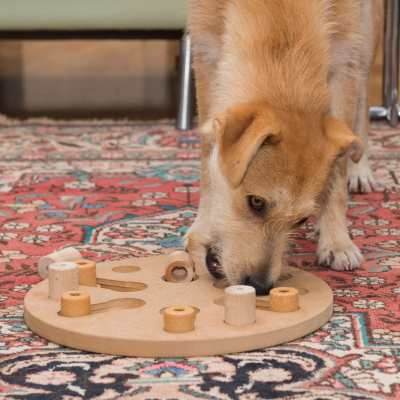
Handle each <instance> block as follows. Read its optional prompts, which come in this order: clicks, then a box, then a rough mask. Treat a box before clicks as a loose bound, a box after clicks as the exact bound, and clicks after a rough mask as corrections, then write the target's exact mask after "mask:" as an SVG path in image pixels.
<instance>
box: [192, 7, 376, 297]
mask: <svg viewBox="0 0 400 400" xmlns="http://www.w3.org/2000/svg"><path fill="white" fill-rule="evenodd" d="M381 3H382V2H381V1H380V0H191V1H190V15H189V32H190V35H191V37H192V42H193V49H194V68H195V73H196V84H197V95H198V105H199V118H200V123H201V126H202V128H201V131H202V135H203V145H202V182H201V200H200V207H199V213H198V216H197V218H196V221H195V223H194V224H193V226H192V227H191V229H190V231H189V233H188V235H187V249H188V251H189V252H191V254H192V255H193V256H194V257H195V259H196V261H198V262H199V261H200V262H204V261H205V262H206V264H207V266H208V268H209V270H210V272H211V273H212V274H214V275H215V276H217V277H221V276H226V277H227V279H228V280H229V282H230V283H231V284H236V283H242V282H245V283H248V284H252V285H254V286H255V287H256V288H257V289H258V291H259V292H265V291H266V290H267V291H268V289H269V288H270V287H271V286H272V285H273V284H274V283H275V282H276V280H277V279H278V277H279V275H280V273H281V267H282V263H283V257H284V253H285V250H286V245H287V238H288V234H289V232H290V231H291V230H292V229H293V228H296V227H298V226H300V225H301V224H302V223H304V221H306V220H307V219H308V217H310V216H311V215H313V214H314V215H316V216H317V218H318V231H319V241H318V260H319V262H320V263H321V264H325V265H329V266H330V267H331V268H333V269H335V270H340V271H341V270H351V269H354V268H356V267H358V266H359V264H360V263H361V261H362V256H361V253H360V251H359V249H358V248H357V247H356V246H355V245H354V244H353V242H352V241H351V239H350V237H349V234H348V231H347V223H346V210H347V187H348V185H349V187H350V189H351V190H352V191H362V192H369V191H371V190H373V189H374V185H375V182H374V179H373V177H372V174H371V170H370V168H369V164H368V156H367V152H366V142H367V131H368V101H367V81H368V74H369V70H370V66H371V63H372V61H373V55H374V52H375V48H376V46H377V43H378V40H379V37H380V32H381V29H382V28H381V20H382V4H381ZM353 132H356V134H355V133H353Z"/></svg>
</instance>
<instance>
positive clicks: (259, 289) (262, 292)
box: [243, 276, 272, 296]
mask: <svg viewBox="0 0 400 400" xmlns="http://www.w3.org/2000/svg"><path fill="white" fill-rule="evenodd" d="M243 284H244V285H248V286H252V287H253V288H254V289H255V290H256V295H257V296H266V295H267V294H269V291H270V290H271V289H272V285H268V284H267V282H263V283H261V282H259V281H258V280H257V279H255V278H253V277H251V276H248V277H247V278H246V279H245V280H244V282H243Z"/></svg>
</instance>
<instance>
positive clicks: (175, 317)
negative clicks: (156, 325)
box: [163, 306, 196, 333]
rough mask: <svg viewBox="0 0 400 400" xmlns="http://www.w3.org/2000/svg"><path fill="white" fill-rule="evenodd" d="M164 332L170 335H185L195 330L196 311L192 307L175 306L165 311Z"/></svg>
mask: <svg viewBox="0 0 400 400" xmlns="http://www.w3.org/2000/svg"><path fill="white" fill-rule="evenodd" d="M163 316H164V330H165V331H166V332H170V333H185V332H191V331H193V330H194V322H195V319H196V310H195V309H194V308H193V307H190V306H173V307H168V308H166V309H165V310H164V311H163Z"/></svg>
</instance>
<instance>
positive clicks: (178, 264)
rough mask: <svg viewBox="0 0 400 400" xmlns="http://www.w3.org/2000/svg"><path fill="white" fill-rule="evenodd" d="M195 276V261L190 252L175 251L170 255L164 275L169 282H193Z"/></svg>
mask: <svg viewBox="0 0 400 400" xmlns="http://www.w3.org/2000/svg"><path fill="white" fill-rule="evenodd" d="M194 276H195V271H194V263H193V260H192V257H190V255H189V254H188V253H186V252H185V251H174V252H173V253H171V254H169V255H168V265H167V268H166V269H165V276H164V278H165V280H166V281H167V282H176V283H178V282H179V283H180V282H191V281H192V280H193V279H194Z"/></svg>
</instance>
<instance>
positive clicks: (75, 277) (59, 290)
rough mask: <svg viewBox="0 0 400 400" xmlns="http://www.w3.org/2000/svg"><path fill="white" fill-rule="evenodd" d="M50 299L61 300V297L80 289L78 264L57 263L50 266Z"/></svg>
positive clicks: (69, 262)
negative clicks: (69, 291)
mask: <svg viewBox="0 0 400 400" xmlns="http://www.w3.org/2000/svg"><path fill="white" fill-rule="evenodd" d="M48 272H49V298H50V299H52V300H60V297H61V295H62V294H63V293H64V292H66V291H68V290H77V289H78V288H79V272H78V266H77V265H76V263H74V262H71V261H68V262H57V263H53V264H50V265H49V268H48Z"/></svg>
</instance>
